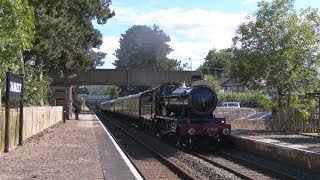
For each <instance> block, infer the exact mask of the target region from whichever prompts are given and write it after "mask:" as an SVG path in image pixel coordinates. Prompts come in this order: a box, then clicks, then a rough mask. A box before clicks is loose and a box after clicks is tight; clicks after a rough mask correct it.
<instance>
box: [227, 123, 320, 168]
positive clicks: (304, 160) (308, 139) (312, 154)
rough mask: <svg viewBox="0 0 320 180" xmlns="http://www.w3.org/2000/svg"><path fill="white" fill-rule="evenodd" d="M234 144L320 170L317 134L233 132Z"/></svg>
mask: <svg viewBox="0 0 320 180" xmlns="http://www.w3.org/2000/svg"><path fill="white" fill-rule="evenodd" d="M232 141H233V144H234V146H237V148H239V149H242V150H245V151H247V152H252V153H255V154H259V155H263V156H265V155H266V156H269V157H272V158H275V159H279V160H283V161H286V162H291V163H292V164H296V165H299V166H302V167H305V168H309V169H313V170H316V171H319V172H320V138H319V137H318V136H317V135H315V134H281V133H274V132H259V131H250V130H240V129H237V130H234V131H233V132H232Z"/></svg>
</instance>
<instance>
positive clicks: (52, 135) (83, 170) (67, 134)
mask: <svg viewBox="0 0 320 180" xmlns="http://www.w3.org/2000/svg"><path fill="white" fill-rule="evenodd" d="M81 118H82V119H86V120H84V121H81V120H80V121H76V120H68V121H67V122H66V123H65V124H64V123H62V122H59V123H58V124H56V125H54V126H52V127H50V128H48V129H46V130H44V131H43V132H41V133H39V134H38V135H36V136H33V137H32V138H30V139H28V140H27V141H26V142H25V143H24V145H23V146H19V147H17V148H14V149H11V150H10V152H9V153H5V154H1V155H0V162H1V166H0V179H1V180H7V179H10V180H12V179H103V174H102V169H101V165H100V159H99V154H98V146H97V144H96V141H95V133H94V129H93V123H92V121H91V119H92V115H81Z"/></svg>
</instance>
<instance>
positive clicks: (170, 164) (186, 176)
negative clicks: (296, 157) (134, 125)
mask: <svg viewBox="0 0 320 180" xmlns="http://www.w3.org/2000/svg"><path fill="white" fill-rule="evenodd" d="M108 121H109V122H110V123H112V124H113V125H115V126H117V128H119V129H120V130H121V131H123V132H124V133H126V134H128V135H129V136H130V137H132V139H134V140H135V141H137V142H139V143H140V144H143V145H144V146H145V147H146V148H148V149H150V151H152V152H153V154H155V155H156V156H157V157H158V158H160V159H161V161H164V164H166V165H167V166H168V167H170V168H171V169H175V170H174V171H176V172H177V174H179V173H183V174H182V175H179V177H181V178H182V179H196V178H194V177H193V176H192V175H191V174H186V171H185V170H183V169H181V168H179V167H178V166H176V165H174V163H173V162H171V161H170V160H168V158H166V157H164V156H163V155H161V154H159V153H158V152H157V151H155V150H154V149H153V148H151V147H150V146H149V145H147V144H145V143H144V142H142V141H141V140H139V139H138V138H136V137H135V136H134V135H133V134H131V133H130V132H128V131H127V130H125V128H123V127H121V126H123V125H118V123H115V122H113V121H112V120H110V119H109V118H108ZM121 124H122V123H121ZM181 150H182V151H184V152H185V153H187V154H190V155H192V156H195V157H196V158H198V159H200V160H202V161H204V162H207V163H209V164H210V165H211V166H214V167H218V168H221V169H223V170H225V171H227V172H229V173H231V174H234V175H235V176H236V177H239V178H241V179H245V180H251V179H257V177H262V179H272V178H277V177H284V176H282V175H281V176H279V174H275V173H271V172H269V171H268V173H265V174H262V175H261V173H259V172H255V171H251V170H250V169H249V168H248V167H244V168H242V169H244V170H242V171H241V170H240V171H239V168H234V167H233V166H230V164H228V163H227V164H225V163H221V162H216V161H215V158H214V157H213V155H206V156H205V155H202V154H198V153H195V152H192V151H189V150H186V149H181ZM220 158H221V157H220ZM233 158H235V157H233ZM237 161H238V160H237ZM242 164H243V163H242ZM246 164H248V163H246ZM250 165H251V167H250V168H252V163H251V164H250ZM254 168H256V166H255V167H254ZM260 170H262V169H260ZM262 171H263V170H262ZM264 171H266V170H265V169H264ZM248 172H249V173H248ZM257 174H258V175H257ZM270 174H272V175H274V176H271V178H270ZM264 175H265V176H264ZM287 177H288V176H286V178H285V179H296V178H291V177H290V178H287Z"/></svg>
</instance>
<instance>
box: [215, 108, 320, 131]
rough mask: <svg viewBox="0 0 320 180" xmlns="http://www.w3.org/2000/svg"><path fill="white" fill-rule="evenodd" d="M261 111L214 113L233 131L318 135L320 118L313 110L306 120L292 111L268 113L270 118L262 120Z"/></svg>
mask: <svg viewBox="0 0 320 180" xmlns="http://www.w3.org/2000/svg"><path fill="white" fill-rule="evenodd" d="M261 111H263V110H255V109H252V108H238V109H219V108H217V109H216V110H215V111H214V114H215V115H216V117H223V118H226V121H227V122H228V123H231V125H232V128H233V129H244V130H261V131H277V132H279V131H281V132H290V133H320V117H319V115H318V113H317V112H316V111H315V110H314V111H311V112H309V114H310V116H309V118H308V119H307V120H302V119H301V118H300V117H299V116H298V115H297V112H295V111H294V109H285V108H283V109H280V108H279V109H277V110H276V113H275V112H273V113H271V112H266V111H263V113H269V114H270V116H269V117H268V118H266V119H262V118H261V115H259V113H262V112H261Z"/></svg>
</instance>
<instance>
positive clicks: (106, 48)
mask: <svg viewBox="0 0 320 180" xmlns="http://www.w3.org/2000/svg"><path fill="white" fill-rule="evenodd" d="M119 38H120V37H117V36H107V37H103V43H102V45H101V46H100V49H99V50H100V51H101V52H104V53H107V56H106V58H105V59H104V62H105V64H104V66H103V67H101V68H105V67H108V68H113V67H114V66H113V65H112V63H113V62H114V60H115V59H116V57H115V56H114V53H115V51H116V49H118V48H119Z"/></svg>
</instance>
